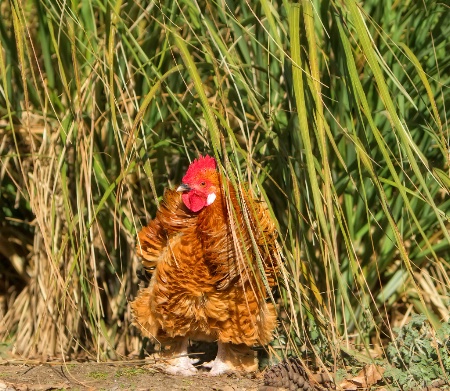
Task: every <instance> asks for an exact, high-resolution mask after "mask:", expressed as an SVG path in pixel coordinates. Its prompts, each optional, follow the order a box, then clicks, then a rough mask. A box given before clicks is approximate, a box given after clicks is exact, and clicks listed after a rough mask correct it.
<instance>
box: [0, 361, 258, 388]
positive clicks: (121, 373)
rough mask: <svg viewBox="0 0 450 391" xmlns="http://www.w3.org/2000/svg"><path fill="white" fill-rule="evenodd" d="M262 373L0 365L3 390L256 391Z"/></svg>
mask: <svg viewBox="0 0 450 391" xmlns="http://www.w3.org/2000/svg"><path fill="white" fill-rule="evenodd" d="M262 384H263V381H262V375H261V374H259V375H258V374H257V375H256V376H255V375H249V376H246V377H244V376H240V375H236V374H232V375H222V376H209V375H208V374H207V373H200V374H198V375H195V376H190V377H182V376H173V375H168V374H165V373H162V372H161V371H159V370H157V369H155V368H153V367H152V366H151V365H139V364H135V363H126V362H118V363H94V362H86V363H78V362H76V363H64V364H62V365H61V364H54V363H49V364H40V365H28V364H20V365H19V364H11V363H6V364H2V365H0V391H28V390H30V391H31V390H60V391H63V390H72V391H74V390H80V391H81V390H105V391H106V390H114V391H116V390H117V391H118V390H136V391H138V390H139V391H144V390H152V391H171V390H205V391H206V390H216V391H219V390H222V391H233V390H234V391H244V390H248V391H250V390H251V391H256V390H257V389H258V387H259V386H260V385H262Z"/></svg>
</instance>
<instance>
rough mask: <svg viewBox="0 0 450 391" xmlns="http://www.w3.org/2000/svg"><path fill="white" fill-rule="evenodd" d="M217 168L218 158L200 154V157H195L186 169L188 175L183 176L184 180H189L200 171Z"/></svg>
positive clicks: (184, 181) (185, 181)
mask: <svg viewBox="0 0 450 391" xmlns="http://www.w3.org/2000/svg"><path fill="white" fill-rule="evenodd" d="M216 168H217V162H216V159H214V158H213V157H211V156H208V155H206V156H200V157H199V158H198V159H195V160H194V161H193V162H192V163H191V164H190V165H189V168H188V170H187V171H186V175H185V176H184V177H183V179H182V182H183V183H187V182H189V181H190V180H191V179H192V178H193V177H194V176H195V175H196V174H197V173H198V172H199V171H201V170H206V169H212V170H215V169H216Z"/></svg>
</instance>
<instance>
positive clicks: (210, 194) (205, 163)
mask: <svg viewBox="0 0 450 391" xmlns="http://www.w3.org/2000/svg"><path fill="white" fill-rule="evenodd" d="M216 167H217V163H216V159H214V158H213V157H210V156H208V155H206V156H205V157H203V156H200V157H199V158H198V159H196V160H194V161H193V162H192V163H191V164H190V165H189V168H188V170H187V172H186V175H185V176H184V177H183V179H182V183H181V185H180V186H179V187H178V189H177V191H181V192H183V195H182V196H181V198H182V199H183V202H184V204H185V205H186V207H187V208H188V209H189V210H190V211H192V212H199V211H200V210H202V209H203V208H204V207H205V206H208V205H211V204H212V203H213V202H214V201H215V199H216V196H217V192H218V191H219V190H220V183H219V175H218V173H217V169H216Z"/></svg>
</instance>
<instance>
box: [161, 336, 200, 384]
mask: <svg viewBox="0 0 450 391" xmlns="http://www.w3.org/2000/svg"><path fill="white" fill-rule="evenodd" d="M188 344H189V338H188V337H178V338H175V339H174V340H173V343H171V344H170V349H166V350H165V351H162V352H161V354H160V355H161V358H162V359H164V363H165V364H166V365H165V366H164V367H163V368H162V369H163V370H164V372H167V373H170V374H172V375H183V376H191V375H195V374H196V373H197V368H195V367H194V366H193V365H192V362H191V359H190V358H189V356H188V352H187V348H188Z"/></svg>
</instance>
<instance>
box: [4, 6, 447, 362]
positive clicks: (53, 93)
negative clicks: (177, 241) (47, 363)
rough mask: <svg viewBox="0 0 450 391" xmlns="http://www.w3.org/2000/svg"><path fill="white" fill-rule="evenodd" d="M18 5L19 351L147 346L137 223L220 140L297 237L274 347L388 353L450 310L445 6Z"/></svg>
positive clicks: (9, 240)
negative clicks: (139, 294) (401, 335)
mask: <svg viewBox="0 0 450 391" xmlns="http://www.w3.org/2000/svg"><path fill="white" fill-rule="evenodd" d="M425 3H426V4H425ZM0 11H1V14H2V18H1V19H0V37H1V50H0V132H1V135H2V138H1V141H0V158H1V171H0V181H1V182H0V191H1V197H2V207H1V209H0V213H1V214H0V217H1V224H0V240H1V242H2V245H1V246H0V254H1V262H2V264H5V265H6V267H5V271H3V272H0V273H2V278H3V277H5V278H6V280H8V281H9V283H5V284H6V285H5V286H1V289H2V291H1V294H2V295H4V296H2V297H3V298H4V299H2V300H3V302H4V304H2V305H3V307H2V308H4V309H3V311H4V316H3V318H2V321H1V323H0V335H2V336H5V335H8V336H14V338H15V344H14V349H15V352H17V353H21V354H24V355H34V354H40V355H41V354H48V355H50V356H54V355H59V354H61V353H63V354H64V355H78V354H87V355H88V356H91V357H93V358H96V359H104V358H107V357H112V358H118V357H122V356H126V355H128V354H129V353H132V352H133V353H136V352H138V351H139V346H140V345H139V344H140V342H139V338H138V336H137V335H136V331H135V330H134V329H133V328H132V327H131V325H130V310H129V306H128V302H129V300H130V299H132V298H133V297H134V295H135V293H136V290H137V285H138V282H137V279H136V277H135V271H136V268H137V267H139V261H138V259H137V258H136V256H135V251H134V244H135V236H136V233H137V232H138V231H139V230H140V228H141V226H142V224H145V223H146V222H147V221H148V220H149V219H150V218H151V217H152V216H154V214H155V210H156V207H157V204H158V200H159V199H160V198H161V196H162V194H163V189H164V188H165V187H167V186H174V185H176V184H177V183H178V182H179V180H180V178H181V176H182V175H183V172H184V171H185V169H186V167H187V164H188V162H189V161H190V160H192V159H193V158H195V157H196V156H197V155H198V154H204V153H210V154H212V155H215V156H216V157H217V158H218V159H219V160H220V161H221V162H222V168H223V173H226V174H227V175H228V176H233V177H234V180H235V181H238V182H246V183H248V185H249V187H250V188H251V191H253V192H254V193H255V194H257V195H258V196H260V197H261V198H263V199H265V200H266V201H267V203H268V204H269V205H270V210H271V214H272V216H273V219H274V221H275V222H276V224H277V227H278V229H279V238H280V241H279V243H280V248H281V249H282V253H283V259H284V265H285V268H286V270H285V271H284V272H283V273H282V274H281V275H280V282H281V285H282V289H281V290H280V296H281V302H282V304H283V309H280V318H281V319H283V322H282V323H281V324H280V334H279V335H278V337H277V339H276V341H275V343H274V349H275V350H276V352H277V354H279V355H283V354H285V353H288V354H290V353H291V352H295V354H300V353H301V351H304V349H303V348H304V347H305V346H306V347H307V348H308V349H309V350H311V349H313V351H315V353H317V355H318V356H320V358H321V359H323V360H325V359H326V360H337V358H338V357H339V356H340V351H341V349H346V351H347V352H348V351H350V350H349V349H354V347H355V345H357V346H358V349H362V351H363V352H364V353H365V354H366V353H367V354H374V352H377V353H380V351H381V349H380V347H381V346H384V345H386V343H387V341H388V340H389V339H390V338H391V334H392V326H393V325H398V324H401V323H402V322H404V320H405V319H406V318H407V317H408V316H409V315H410V314H411V313H412V312H417V313H425V314H426V315H427V316H428V317H429V319H430V321H431V322H432V323H433V324H434V325H435V326H436V327H438V326H439V324H440V322H442V320H446V319H447V318H448V317H449V309H450V305H449V300H448V295H449V286H450V284H449V283H450V281H449V278H448V273H449V264H448V261H449V260H450V234H449V228H450V213H449V211H450V198H449V189H450V178H449V170H450V167H449V160H450V155H449V150H450V149H449V148H450V142H449V140H450V135H449V130H448V115H449V111H448V107H447V106H446V103H445V102H446V101H447V102H448V101H449V94H450V92H449V88H448V86H449V84H450V80H449V78H450V60H449V58H450V57H449V56H448V36H449V35H450V26H449V25H448V23H444V22H443V21H444V20H446V18H448V17H449V16H450V15H449V9H448V7H446V6H445V5H444V4H443V3H439V2H416V1H405V2H393V3H391V2H387V3H383V4H382V5H381V4H380V2H378V1H375V0H371V1H370V0H368V1H365V2H364V3H363V5H362V6H361V5H360V4H359V3H356V2H355V1H353V0H347V1H331V2H329V3H327V2H318V1H313V2H306V1H305V2H301V3H300V4H289V3H288V2H278V3H270V2H267V1H262V2H261V3H259V4H256V5H255V6H254V7H253V6H252V7H251V8H250V7H249V3H247V2H243V1H236V2H232V1H229V2H225V3H214V2H203V3H201V4H200V3H199V4H197V3H192V2H188V1H185V2H183V1H181V2H174V3H172V4H171V5H165V4H163V3H153V2H149V3H142V2H121V1H112V2H94V1H83V2H71V3H70V4H68V3H58V2H53V1H40V2H27V1H24V2H14V1H10V2H3V3H1V5H0ZM3 273H4V274H3ZM3 302H2V303H3Z"/></svg>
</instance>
